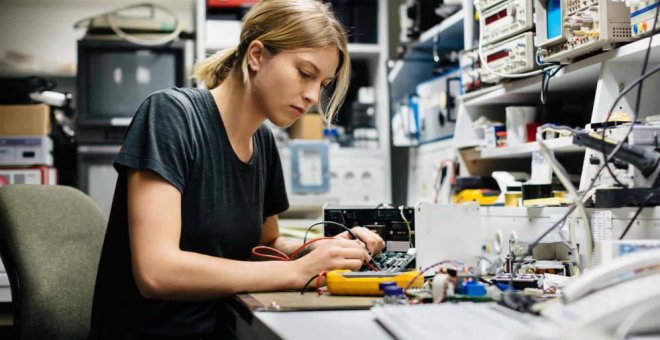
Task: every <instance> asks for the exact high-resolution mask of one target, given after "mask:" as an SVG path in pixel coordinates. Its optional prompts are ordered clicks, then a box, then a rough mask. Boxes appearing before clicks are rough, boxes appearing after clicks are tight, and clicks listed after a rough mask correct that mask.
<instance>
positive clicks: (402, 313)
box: [371, 302, 538, 340]
mask: <svg viewBox="0 0 660 340" xmlns="http://www.w3.org/2000/svg"><path fill="white" fill-rule="evenodd" d="M371 312H372V313H373V315H374V316H375V318H376V321H378V323H379V324H380V325H381V326H382V327H383V328H385V329H386V330H387V331H388V332H389V333H390V334H391V335H392V336H393V337H394V338H395V339H400V340H407V339H411V340H424V339H429V340H430V339H488V340H497V339H511V338H513V337H515V335H516V334H519V333H520V332H522V331H525V330H528V329H529V327H530V326H529V324H530V323H532V321H534V320H535V319H538V317H535V316H533V315H530V314H522V313H518V312H516V311H514V310H511V309H508V308H506V307H502V306H499V305H496V304H492V303H469V302H465V303H459V304H454V303H443V304H428V305H404V306H396V305H392V306H388V305H385V306H382V307H374V308H372V309H371Z"/></svg>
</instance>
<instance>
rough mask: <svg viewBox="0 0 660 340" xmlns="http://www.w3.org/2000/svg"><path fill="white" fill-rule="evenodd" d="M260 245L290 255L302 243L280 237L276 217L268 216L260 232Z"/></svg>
mask: <svg viewBox="0 0 660 340" xmlns="http://www.w3.org/2000/svg"><path fill="white" fill-rule="evenodd" d="M261 245H264V246H268V247H271V248H275V249H277V250H279V251H281V252H283V253H285V254H287V255H291V253H293V252H294V251H295V250H296V249H297V248H298V247H300V246H301V245H302V241H300V240H296V239H291V238H287V237H285V236H282V235H280V227H279V224H278V219H277V215H273V216H268V217H267V218H266V221H265V222H264V226H263V229H262V232H261Z"/></svg>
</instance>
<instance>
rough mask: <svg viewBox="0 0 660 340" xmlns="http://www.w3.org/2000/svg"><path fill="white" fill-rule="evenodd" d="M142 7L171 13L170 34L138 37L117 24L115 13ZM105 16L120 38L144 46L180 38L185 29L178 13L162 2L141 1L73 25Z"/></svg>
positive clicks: (77, 26) (161, 43)
mask: <svg viewBox="0 0 660 340" xmlns="http://www.w3.org/2000/svg"><path fill="white" fill-rule="evenodd" d="M141 7H148V8H151V9H155V8H159V9H161V10H162V11H163V12H165V13H167V14H168V15H170V16H171V17H172V18H173V19H174V31H172V32H171V33H169V34H167V35H165V36H163V37H160V38H153V39H145V38H138V37H135V36H133V35H130V34H128V33H126V32H124V31H123V30H122V29H121V28H120V27H119V26H117V23H116V22H115V19H114V17H115V15H116V14H117V13H119V12H121V11H125V10H128V9H134V8H141ZM103 17H104V18H105V19H106V20H107V21H108V25H110V28H111V29H112V31H113V32H115V34H117V36H119V37H120V38H122V39H124V40H126V41H129V42H132V43H134V44H136V45H143V46H159V45H164V44H167V43H169V42H171V41H173V40H175V39H176V38H178V37H179V34H181V31H183V25H182V24H181V21H180V20H179V17H178V16H177V15H176V13H174V12H173V11H172V10H170V9H169V8H167V7H165V6H163V5H161V4H157V3H140V4H135V5H129V6H125V7H121V8H118V9H115V10H113V11H110V12H105V13H102V14H99V15H95V16H92V17H88V18H85V19H82V20H79V21H78V22H76V23H75V24H74V25H73V27H74V28H79V27H80V25H81V24H82V23H83V22H87V21H91V20H93V19H96V18H103Z"/></svg>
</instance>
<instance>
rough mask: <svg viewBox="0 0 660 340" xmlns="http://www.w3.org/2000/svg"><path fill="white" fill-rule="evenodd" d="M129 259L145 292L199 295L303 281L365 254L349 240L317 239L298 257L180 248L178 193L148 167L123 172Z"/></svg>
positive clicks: (348, 265)
mask: <svg viewBox="0 0 660 340" xmlns="http://www.w3.org/2000/svg"><path fill="white" fill-rule="evenodd" d="M128 215H129V216H128V217H129V238H130V246H131V260H132V266H133V273H134V276H135V280H136V284H137V286H138V289H139V290H140V293H141V294H142V295H143V296H144V297H146V298H152V299H162V300H203V299H209V298H215V297H219V296H226V295H230V294H234V293H238V292H253V291H272V290H283V289H294V288H300V287H302V286H303V285H304V284H305V282H306V281H307V280H308V279H309V278H310V277H311V276H313V275H314V274H317V273H319V272H321V271H328V270H333V269H340V268H341V269H358V268H360V266H361V265H362V262H363V261H364V259H365V258H366V256H367V255H366V254H365V253H364V251H363V250H362V249H361V248H360V247H359V245H358V244H357V243H356V242H354V241H350V240H337V241H334V240H333V241H331V242H322V243H324V244H323V245H321V246H319V247H317V248H316V249H315V250H314V251H313V252H311V253H310V254H308V255H307V256H305V257H303V258H302V259H300V260H297V261H290V262H279V261H265V262H249V261H234V260H228V259H223V258H218V257H214V256H208V255H203V254H199V253H194V252H189V251H183V250H181V249H180V248H179V241H180V237H181V194H180V192H179V191H178V190H177V189H176V188H175V187H174V186H172V185H171V184H170V183H168V182H167V181H165V180H164V179H163V178H162V177H160V176H159V175H157V174H156V173H154V172H151V171H148V170H130V171H129V174H128Z"/></svg>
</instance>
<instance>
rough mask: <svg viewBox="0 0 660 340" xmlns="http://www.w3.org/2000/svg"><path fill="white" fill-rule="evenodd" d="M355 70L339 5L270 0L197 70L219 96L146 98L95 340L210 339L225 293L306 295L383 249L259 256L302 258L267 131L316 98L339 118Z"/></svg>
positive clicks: (104, 264)
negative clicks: (280, 219)
mask: <svg viewBox="0 0 660 340" xmlns="http://www.w3.org/2000/svg"><path fill="white" fill-rule="evenodd" d="M349 73H350V65H349V59H348V50H347V44H346V37H345V32H344V30H343V28H342V26H341V24H340V23H339V22H338V21H337V19H336V18H335V17H334V15H333V14H332V12H331V11H330V9H329V8H328V5H326V4H323V3H321V2H318V1H314V0H263V1H261V2H260V3H259V4H257V5H256V6H254V7H253V8H252V9H251V10H250V12H249V13H248V14H247V16H246V17H245V19H244V24H243V28H242V32H241V43H240V44H239V46H237V47H236V48H233V49H230V50H228V51H223V52H221V53H218V54H216V55H214V56H212V57H210V58H208V59H206V60H203V61H202V62H200V63H199V64H198V65H197V66H196V71H195V76H196V77H197V79H198V80H199V81H200V82H203V83H204V84H205V85H206V87H207V88H208V89H210V90H201V89H178V88H175V89H168V90H164V91H160V92H157V93H154V94H152V95H151V96H150V97H149V98H147V99H146V100H145V101H144V103H142V105H141V106H140V108H139V109H138V111H137V113H136V115H135V117H134V118H133V122H132V124H131V126H130V128H129V131H128V133H127V135H126V139H125V142H124V145H123V147H122V150H121V152H120V154H119V156H118V158H117V160H116V161H115V168H116V169H117V172H118V174H119V178H118V180H117V188H116V191H115V196H114V201H113V205H112V211H111V214H110V220H109V223H108V230H107V233H106V238H105V243H104V246H103V250H102V255H101V261H100V264H99V271H98V277H97V283H96V291H95V296H94V306H93V313H92V314H93V315H92V333H91V337H92V338H112V339H117V338H124V339H139V338H145V337H146V338H159V337H162V338H167V337H179V338H194V339H199V338H200V337H204V336H205V335H207V334H212V333H214V332H218V329H222V328H223V325H224V323H225V322H227V320H226V319H224V315H223V313H222V310H223V306H224V303H223V301H222V299H220V298H222V297H226V296H229V295H231V294H235V293H238V292H256V291H271V290H283V289H300V288H302V287H303V286H304V284H305V283H306V282H307V281H308V280H309V279H310V278H311V277H313V276H314V275H315V274H318V273H319V272H321V271H328V270H333V269H353V270H357V269H359V268H360V267H361V266H362V264H363V263H364V262H365V261H366V260H368V259H369V256H370V255H371V254H376V253H378V252H380V251H381V250H382V248H383V246H384V242H383V240H382V239H381V238H380V237H378V236H377V235H376V234H375V233H372V232H370V231H369V230H367V229H364V228H353V230H352V231H353V232H354V234H356V235H357V236H358V237H359V239H360V240H361V241H359V240H354V239H352V237H350V236H349V235H348V234H347V233H343V234H340V236H339V237H336V238H334V239H331V240H323V241H320V242H316V243H314V244H312V245H311V246H310V248H309V249H311V252H309V253H308V254H307V255H305V256H303V257H301V258H300V259H296V260H294V261H261V262H259V261H247V260H248V258H249V257H250V254H251V250H252V248H253V247H255V246H257V245H268V246H271V247H273V248H276V249H278V250H280V251H281V252H283V253H285V254H291V253H292V252H293V251H294V249H295V248H297V247H298V246H300V244H301V243H300V242H294V241H292V240H288V239H285V238H283V237H281V236H280V234H279V230H278V224H277V214H278V213H281V212H283V211H285V210H286V209H287V208H288V206H289V204H288V200H287V195H286V191H285V187H284V179H283V174H282V168H281V164H280V158H279V155H278V152H277V149H276V146H275V142H274V139H273V137H272V135H271V133H270V131H269V130H268V128H267V127H264V126H263V125H262V123H263V122H264V121H265V120H266V119H268V120H270V121H271V122H272V123H274V124H275V125H277V126H280V127H287V126H290V125H291V124H292V123H293V122H294V121H295V120H296V119H297V118H299V117H300V116H301V115H302V114H304V113H305V112H306V111H307V109H309V107H310V106H311V105H313V104H317V103H318V106H319V109H321V110H322V112H323V113H324V114H325V116H326V119H328V120H329V119H331V118H332V116H333V114H334V113H335V112H336V110H337V108H338V106H339V105H340V104H341V102H342V99H343V96H344V94H345V92H346V89H347V86H348V78H349ZM332 83H334V91H333V92H332V93H328V91H329V90H327V89H328V86H329V85H330V84H332ZM362 241H363V242H362Z"/></svg>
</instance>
